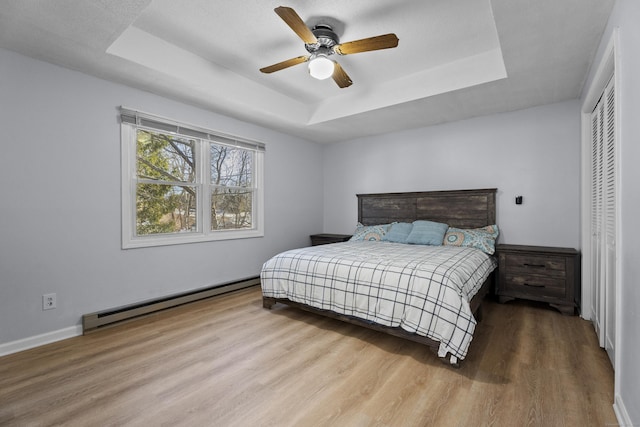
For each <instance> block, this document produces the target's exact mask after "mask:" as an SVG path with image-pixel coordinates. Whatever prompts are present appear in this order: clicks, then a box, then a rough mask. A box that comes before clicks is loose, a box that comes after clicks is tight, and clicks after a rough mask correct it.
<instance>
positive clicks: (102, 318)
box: [82, 277, 260, 334]
mask: <svg viewBox="0 0 640 427" xmlns="http://www.w3.org/2000/svg"><path fill="white" fill-rule="evenodd" d="M259 284H260V277H251V278H247V279H242V280H239V281H235V282H229V283H224V284H221V285H216V286H211V287H208V288H202V289H197V290H195V291H191V292H185V293H182V294H176V295H171V296H167V297H164V298H158V299H153V300H149V301H144V302H140V303H136V304H130V305H126V306H123V307H118V308H112V309H110V310H104V311H99V312H96V313H90V314H84V315H83V316H82V333H83V334H88V333H90V332H95V331H98V330H100V329H103V328H106V327H109V326H113V325H115V324H117V323H121V322H124V321H127V320H132V319H135V318H138V317H141V316H145V315H148V314H152V313H155V312H158V311H160V310H166V309H167V308H171V307H176V306H179V305H183V304H187V303H190V302H194V301H198V300H201V299H205V298H210V297H213V296H216V295H221V294H225V293H227V292H232V291H237V290H240V289H244V288H248V287H251V286H256V285H259Z"/></svg>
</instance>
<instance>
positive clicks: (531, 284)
mask: <svg viewBox="0 0 640 427" xmlns="http://www.w3.org/2000/svg"><path fill="white" fill-rule="evenodd" d="M523 285H525V286H529V287H531V288H544V287H545V285H537V284H535V283H527V282H524V283H523Z"/></svg>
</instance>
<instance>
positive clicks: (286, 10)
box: [274, 6, 318, 44]
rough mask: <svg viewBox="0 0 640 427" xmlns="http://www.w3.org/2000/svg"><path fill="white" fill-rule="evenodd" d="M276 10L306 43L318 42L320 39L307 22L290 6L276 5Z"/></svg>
mask: <svg viewBox="0 0 640 427" xmlns="http://www.w3.org/2000/svg"><path fill="white" fill-rule="evenodd" d="M274 10H275V12H276V13H277V14H278V16H279V17H280V18H282V20H283V21H284V22H285V23H286V24H287V25H288V26H289V27H291V29H292V30H293V31H294V32H295V33H296V34H297V35H298V37H300V38H301V39H302V41H303V42H305V43H306V44H315V43H318V39H317V38H316V36H314V35H313V33H312V32H311V30H310V29H309V27H307V24H305V23H304V21H303V20H302V18H300V16H299V15H298V14H297V13H296V11H295V10H293V9H291V8H290V7H285V6H280V7H276V8H275V9H274Z"/></svg>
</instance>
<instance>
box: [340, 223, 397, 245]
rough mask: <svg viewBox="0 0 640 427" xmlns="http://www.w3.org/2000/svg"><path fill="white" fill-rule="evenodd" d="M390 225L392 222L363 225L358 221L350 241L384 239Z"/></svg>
mask: <svg viewBox="0 0 640 427" xmlns="http://www.w3.org/2000/svg"><path fill="white" fill-rule="evenodd" d="M390 226H391V224H380V225H362V224H360V223H358V225H357V226H356V230H355V231H354V232H353V236H351V239H349V241H358V240H382V237H383V236H384V235H385V234H386V233H387V231H388V230H389V227H390Z"/></svg>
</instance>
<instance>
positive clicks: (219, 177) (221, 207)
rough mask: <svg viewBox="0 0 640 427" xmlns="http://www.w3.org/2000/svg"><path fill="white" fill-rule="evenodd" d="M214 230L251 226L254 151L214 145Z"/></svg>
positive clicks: (212, 168) (212, 148)
mask: <svg viewBox="0 0 640 427" xmlns="http://www.w3.org/2000/svg"><path fill="white" fill-rule="evenodd" d="M210 153H211V184H212V190H211V230H225V229H242V228H251V227H252V209H253V207H252V200H253V188H252V187H253V181H252V180H253V176H252V171H253V152H251V151H248V150H245V149H242V148H236V147H229V146H226V145H215V144H211V150H210Z"/></svg>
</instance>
